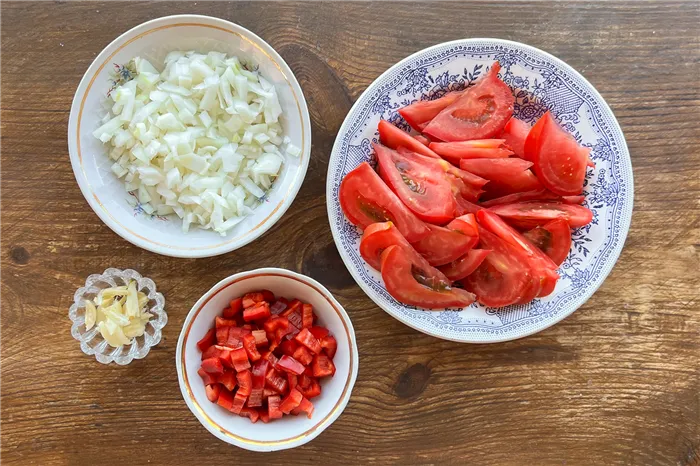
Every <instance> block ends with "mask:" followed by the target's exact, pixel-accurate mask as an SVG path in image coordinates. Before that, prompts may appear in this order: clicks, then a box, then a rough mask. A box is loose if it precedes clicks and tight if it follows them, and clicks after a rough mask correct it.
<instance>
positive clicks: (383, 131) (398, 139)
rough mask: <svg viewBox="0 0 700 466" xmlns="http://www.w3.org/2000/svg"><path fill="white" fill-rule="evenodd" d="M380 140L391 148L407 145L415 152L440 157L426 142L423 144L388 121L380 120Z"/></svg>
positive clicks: (406, 146)
mask: <svg viewBox="0 0 700 466" xmlns="http://www.w3.org/2000/svg"><path fill="white" fill-rule="evenodd" d="M378 128H379V140H380V141H382V144H384V145H385V146H387V147H389V148H391V149H397V148H399V147H405V148H407V149H410V150H412V151H414V152H418V153H419V154H421V155H425V156H426V157H432V158H436V159H439V158H440V156H439V155H437V154H436V153H435V152H433V151H432V150H430V149H429V148H428V147H427V146H426V145H425V144H421V143H420V142H419V141H418V140H416V138H414V137H413V136H411V135H410V134H408V133H407V132H406V131H403V130H401V129H400V128H397V127H396V126H394V125H392V124H391V123H389V122H388V121H385V120H379V126H378Z"/></svg>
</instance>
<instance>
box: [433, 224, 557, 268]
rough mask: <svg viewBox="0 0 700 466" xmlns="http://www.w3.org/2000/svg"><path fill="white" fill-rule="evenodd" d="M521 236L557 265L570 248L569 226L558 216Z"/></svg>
mask: <svg viewBox="0 0 700 466" xmlns="http://www.w3.org/2000/svg"><path fill="white" fill-rule="evenodd" d="M523 236H525V237H526V238H527V239H529V240H530V241H531V242H532V244H534V245H535V246H537V247H538V248H539V249H540V250H541V251H542V252H544V253H545V254H547V256H549V258H550V259H552V261H553V262H554V263H555V264H557V265H561V264H562V263H563V262H564V260H565V259H566V256H568V255H569V250H570V249H571V228H569V224H568V223H566V220H563V219H560V218H558V219H556V220H552V221H551V222H547V223H545V224H544V225H542V226H541V227H535V228H533V229H532V230H529V231H526V232H525V233H523ZM445 275H447V274H445ZM448 278H449V275H448Z"/></svg>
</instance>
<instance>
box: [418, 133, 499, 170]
mask: <svg viewBox="0 0 700 466" xmlns="http://www.w3.org/2000/svg"><path fill="white" fill-rule="evenodd" d="M430 148H431V149H432V150H433V151H435V153H436V154H438V155H439V156H440V157H442V158H443V159H445V160H447V161H448V162H450V163H453V164H455V165H459V161H460V160H462V159H497V158H507V157H510V156H511V155H513V151H512V150H510V149H509V148H508V147H507V146H506V145H505V139H475V140H472V141H458V142H431V143H430Z"/></svg>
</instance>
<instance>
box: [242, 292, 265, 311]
mask: <svg viewBox="0 0 700 466" xmlns="http://www.w3.org/2000/svg"><path fill="white" fill-rule="evenodd" d="M263 301H265V296H264V295H263V294H262V293H261V292H259V291H256V292H253V293H246V294H245V295H243V309H248V308H249V307H253V306H255V305H256V304H258V303H261V302H263Z"/></svg>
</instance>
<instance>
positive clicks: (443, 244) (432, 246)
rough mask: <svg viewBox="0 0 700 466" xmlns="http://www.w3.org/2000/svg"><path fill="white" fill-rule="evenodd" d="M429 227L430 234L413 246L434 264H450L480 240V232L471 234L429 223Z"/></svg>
mask: <svg viewBox="0 0 700 466" xmlns="http://www.w3.org/2000/svg"><path fill="white" fill-rule="evenodd" d="M469 215H472V214H469ZM428 228H430V234H429V235H428V236H426V237H425V238H423V239H422V240H420V241H418V242H416V243H413V247H414V248H415V250H416V251H418V253H419V254H420V255H422V256H423V257H425V258H426V259H427V260H428V262H429V263H430V265H432V266H437V265H444V264H448V263H450V262H452V261H453V260H456V259H458V258H459V257H461V256H463V255H464V254H466V253H467V252H468V251H469V250H470V249H471V248H473V247H474V246H476V243H478V242H479V236H478V234H473V235H471V236H470V235H466V234H464V233H463V232H461V231H458V230H453V229H450V228H444V227H439V226H437V225H428Z"/></svg>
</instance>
